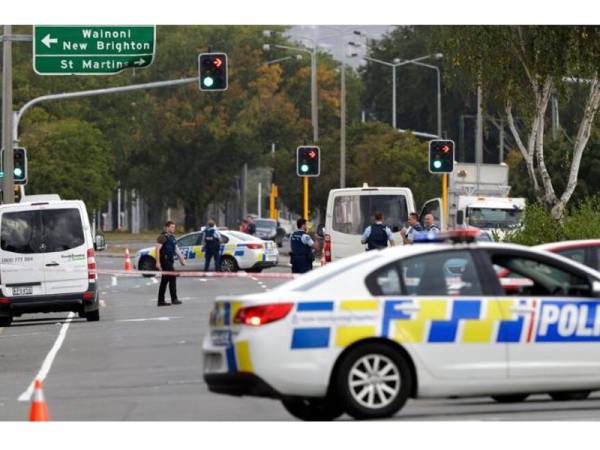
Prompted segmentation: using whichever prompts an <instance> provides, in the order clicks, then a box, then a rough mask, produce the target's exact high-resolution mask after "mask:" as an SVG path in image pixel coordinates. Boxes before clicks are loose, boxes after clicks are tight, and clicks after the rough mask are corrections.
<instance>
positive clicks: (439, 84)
mask: <svg viewBox="0 0 600 450" xmlns="http://www.w3.org/2000/svg"><path fill="white" fill-rule="evenodd" d="M434 56H435V57H436V59H440V58H442V57H443V55H442V54H441V53H436V54H435V55H434ZM412 64H414V65H416V66H423V67H428V68H430V69H433V70H435V72H436V76H437V135H438V137H439V138H440V139H441V138H442V81H441V77H440V68H439V67H438V66H435V65H433V64H425V63H422V62H418V61H413V62H412Z"/></svg>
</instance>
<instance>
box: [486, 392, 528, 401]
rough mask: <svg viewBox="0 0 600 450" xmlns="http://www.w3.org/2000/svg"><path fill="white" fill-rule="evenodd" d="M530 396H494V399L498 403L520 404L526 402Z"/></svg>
mask: <svg viewBox="0 0 600 450" xmlns="http://www.w3.org/2000/svg"><path fill="white" fill-rule="evenodd" d="M527 397H529V394H506V395H492V398H493V399H494V400H496V401H497V402H498V403H519V402H522V401H524V400H525V399H526V398H527Z"/></svg>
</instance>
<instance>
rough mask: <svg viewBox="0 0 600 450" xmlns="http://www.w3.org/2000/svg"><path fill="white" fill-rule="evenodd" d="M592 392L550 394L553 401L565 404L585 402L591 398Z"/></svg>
mask: <svg viewBox="0 0 600 450" xmlns="http://www.w3.org/2000/svg"><path fill="white" fill-rule="evenodd" d="M591 393H592V391H575V392H550V397H552V400H556V401H559V402H564V401H568V400H585V399H586V398H588V397H589V396H590V394H591Z"/></svg>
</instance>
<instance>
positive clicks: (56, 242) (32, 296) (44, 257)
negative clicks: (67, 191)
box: [0, 195, 105, 326]
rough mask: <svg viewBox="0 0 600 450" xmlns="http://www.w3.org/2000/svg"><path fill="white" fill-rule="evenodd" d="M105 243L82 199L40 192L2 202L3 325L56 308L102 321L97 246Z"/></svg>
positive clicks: (0, 268) (0, 303)
mask: <svg viewBox="0 0 600 450" xmlns="http://www.w3.org/2000/svg"><path fill="white" fill-rule="evenodd" d="M104 247H105V243H104V238H103V237H102V236H98V237H97V239H96V242H94V240H93V239H92V234H91V229H90V222H89V219H88V215H87V211H86V208H85V204H84V203H83V202H82V201H81V200H61V199H60V197H59V196H58V195H36V196H28V197H24V198H23V200H22V201H21V203H13V204H6V205H0V282H1V289H0V326H8V325H10V323H11V322H12V319H13V317H18V316H20V315H21V314H24V313H38V312H54V311H75V312H77V313H78V314H79V316H80V317H85V318H86V319H87V320H88V321H97V320H99V319H100V311H99V305H98V290H97V288H96V280H97V277H96V260H95V256H94V248H97V249H98V250H103V249H104Z"/></svg>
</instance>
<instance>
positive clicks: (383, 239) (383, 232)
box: [361, 211, 394, 251]
mask: <svg viewBox="0 0 600 450" xmlns="http://www.w3.org/2000/svg"><path fill="white" fill-rule="evenodd" d="M374 217H375V222H374V223H372V224H371V225H369V226H368V227H367V228H365V232H364V233H363V235H362V237H361V243H362V244H367V251H369V250H379V249H382V248H386V247H387V246H388V241H389V243H390V246H392V247H393V246H394V235H393V234H392V230H390V228H389V227H387V226H385V225H384V224H383V213H382V212H380V211H377V212H376V213H375V214H374Z"/></svg>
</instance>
